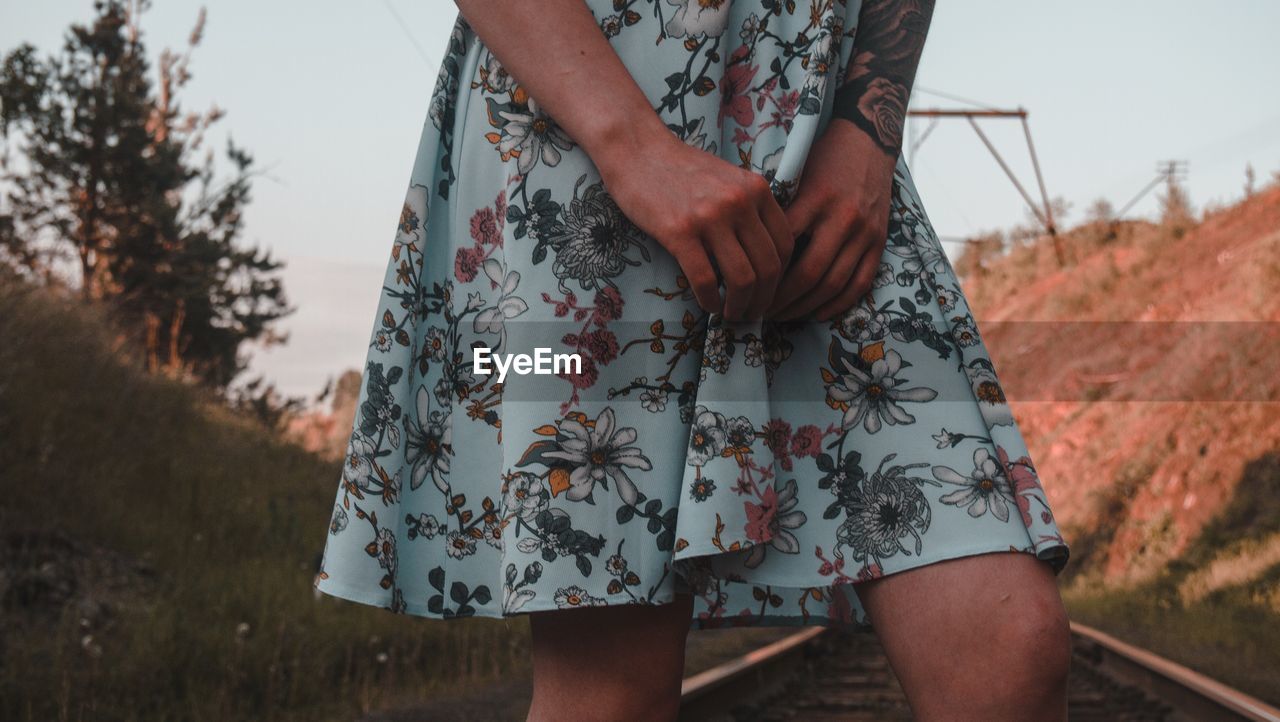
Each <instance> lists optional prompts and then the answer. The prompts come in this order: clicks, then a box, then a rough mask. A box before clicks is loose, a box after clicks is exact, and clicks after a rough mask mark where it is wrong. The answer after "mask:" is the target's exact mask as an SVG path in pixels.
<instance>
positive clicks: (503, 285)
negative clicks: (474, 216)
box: [472, 258, 529, 353]
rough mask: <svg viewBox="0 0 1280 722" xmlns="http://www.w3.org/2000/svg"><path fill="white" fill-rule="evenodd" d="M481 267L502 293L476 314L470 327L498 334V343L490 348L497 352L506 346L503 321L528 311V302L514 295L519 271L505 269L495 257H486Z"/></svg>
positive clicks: (518, 282) (518, 279) (518, 281)
mask: <svg viewBox="0 0 1280 722" xmlns="http://www.w3.org/2000/svg"><path fill="white" fill-rule="evenodd" d="M483 267H484V273H485V275H486V276H488V277H489V280H491V281H492V282H493V283H494V285H496V286H497V287H498V288H500V289H502V294H501V295H500V296H499V297H498V301H497V302H496V303H495V304H494V305H492V306H489V307H488V308H485V309H484V310H482V311H480V313H478V314H476V319H475V321H474V322H473V323H472V327H473V328H474V329H475V332H476V333H496V334H498V345H497V346H495V347H493V349H492V351H493V353H497V352H498V351H500V350H502V349H503V348H505V347H506V343H507V329H506V326H505V323H506V321H507V319H511V318H515V317H516V316H519V315H520V314H522V313H524V312H525V311H528V310H529V304H528V303H525V300H524V299H523V298H520V297H519V296H517V295H515V292H516V287H517V286H519V285H520V272H519V271H507V270H506V269H505V268H504V267H503V265H502V262H501V261H499V260H498V259H496V258H486V259H485V261H484V266H483Z"/></svg>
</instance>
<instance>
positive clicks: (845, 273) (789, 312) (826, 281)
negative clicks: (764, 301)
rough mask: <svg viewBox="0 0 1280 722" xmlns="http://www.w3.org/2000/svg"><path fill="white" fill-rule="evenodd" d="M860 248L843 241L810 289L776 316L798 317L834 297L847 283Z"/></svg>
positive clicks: (860, 251) (787, 318)
mask: <svg viewBox="0 0 1280 722" xmlns="http://www.w3.org/2000/svg"><path fill="white" fill-rule="evenodd" d="M862 250H863V246H862V245H861V244H856V243H853V242H845V243H844V244H843V245H842V246H840V249H839V250H838V251H837V252H836V256H835V258H833V259H831V264H830V265H829V266H828V267H827V269H826V272H825V273H823V274H822V277H821V278H820V279H819V280H818V282H817V283H816V284H813V285H812V286H811V290H810V291H809V292H808V293H802V294H801V295H800V296H799V297H798V298H796V300H794V301H792V302H791V303H790V304H789V305H787V306H785V307H783V308H781V309H779V310H778V312H777V314H776V317H777V318H779V319H781V320H784V321H787V320H791V319H796V318H800V317H802V316H805V315H807V314H809V313H811V312H812V311H813V310H814V309H815V308H818V307H819V306H821V305H823V304H825V303H827V302H828V301H830V300H831V299H833V298H835V297H836V296H837V295H838V294H839V293H840V292H841V291H843V290H844V288H845V286H847V285H848V283H849V279H850V278H851V277H852V276H853V271H854V268H856V267H857V264H858V259H859V258H860V257H861V255H862Z"/></svg>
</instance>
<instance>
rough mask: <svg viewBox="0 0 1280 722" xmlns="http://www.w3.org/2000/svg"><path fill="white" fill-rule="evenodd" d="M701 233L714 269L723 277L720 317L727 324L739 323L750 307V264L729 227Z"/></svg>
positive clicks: (752, 273)
mask: <svg viewBox="0 0 1280 722" xmlns="http://www.w3.org/2000/svg"><path fill="white" fill-rule="evenodd" d="M704 233H705V234H706V235H705V240H706V244H707V246H708V247H709V248H710V249H711V252H712V253H713V254H715V257H716V265H718V266H719V267H720V273H721V275H723V276H724V288H725V293H724V317H725V319H727V320H731V321H733V320H738V319H741V318H743V316H744V314H745V313H746V311H747V308H748V307H749V305H750V302H751V292H752V290H753V289H754V287H755V284H756V274H755V270H753V269H752V266H751V260H750V259H749V258H747V254H746V252H745V251H744V250H743V249H742V245H741V244H740V243H739V242H738V237H737V236H736V235H735V234H734V232H733V229H732V228H730V227H729V226H724V225H713V226H710V227H709V228H707V229H706V230H705V231H704Z"/></svg>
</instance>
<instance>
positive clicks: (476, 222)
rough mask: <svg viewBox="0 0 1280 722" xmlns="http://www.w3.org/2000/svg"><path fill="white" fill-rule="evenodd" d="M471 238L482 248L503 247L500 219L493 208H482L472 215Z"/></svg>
mask: <svg viewBox="0 0 1280 722" xmlns="http://www.w3.org/2000/svg"><path fill="white" fill-rule="evenodd" d="M471 237H472V238H474V239H476V243H477V244H479V245H481V246H499V245H502V238H501V233H500V231H499V228H498V217H497V215H496V214H495V213H494V212H493V209H492V208H480V209H478V210H476V212H475V213H473V214H472V215H471Z"/></svg>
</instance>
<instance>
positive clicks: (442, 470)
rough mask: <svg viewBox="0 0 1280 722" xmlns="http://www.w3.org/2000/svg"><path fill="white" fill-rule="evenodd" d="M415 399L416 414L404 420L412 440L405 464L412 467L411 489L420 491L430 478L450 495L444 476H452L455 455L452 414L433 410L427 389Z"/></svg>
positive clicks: (421, 390)
mask: <svg viewBox="0 0 1280 722" xmlns="http://www.w3.org/2000/svg"><path fill="white" fill-rule="evenodd" d="M416 399H417V413H416V414H414V415H413V416H412V417H406V418H405V432H406V434H407V435H408V438H409V440H408V444H407V447H406V448H405V461H406V462H408V463H409V464H412V465H413V476H411V477H409V488H410V489H417V488H418V487H419V486H422V481H423V479H426V478H427V476H430V477H431V480H432V481H433V482H435V485H436V488H437V489H439V490H440V491H442V492H444V493H446V494H447V493H448V492H449V484H448V482H446V481H445V478H444V477H445V475H446V474H448V473H449V457H450V456H452V455H453V444H452V440H453V423H452V415H451V414H449V415H446V414H444V413H443V412H441V411H432V410H431V394H430V393H428V392H427V387H426V386H419V387H418V394H417V397H416Z"/></svg>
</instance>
